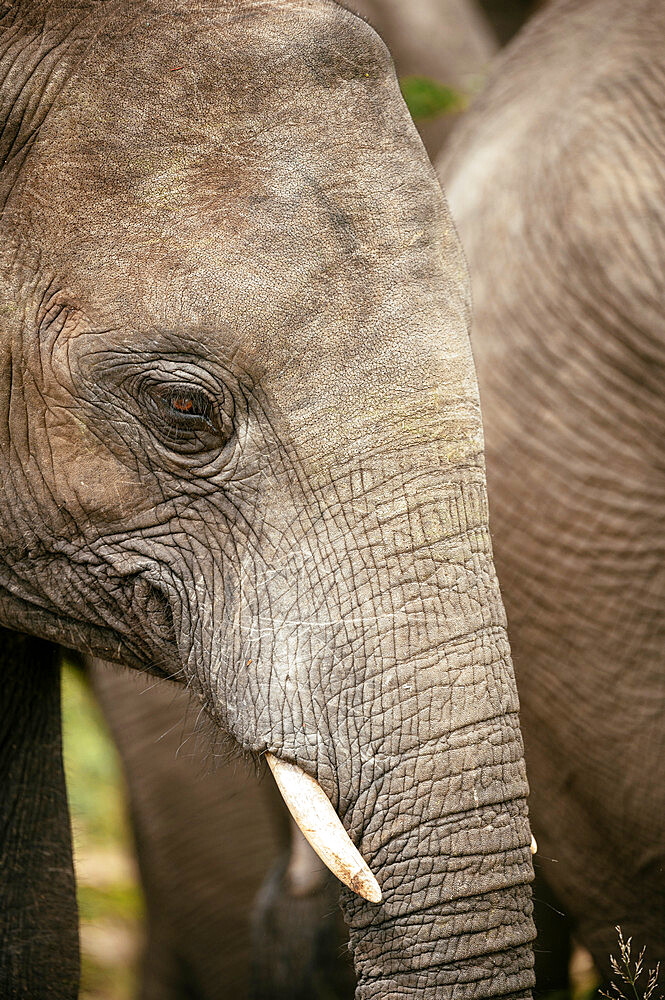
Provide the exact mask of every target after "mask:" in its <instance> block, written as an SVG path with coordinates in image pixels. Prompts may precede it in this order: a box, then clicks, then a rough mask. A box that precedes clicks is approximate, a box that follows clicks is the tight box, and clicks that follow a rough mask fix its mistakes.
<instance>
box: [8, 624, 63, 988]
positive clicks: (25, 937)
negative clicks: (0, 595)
mask: <svg viewBox="0 0 665 1000" xmlns="http://www.w3.org/2000/svg"><path fill="white" fill-rule="evenodd" d="M58 658H59V657H58V650H57V647H55V646H53V645H52V644H51V643H48V642H44V641H43V640H41V639H34V638H31V637H28V636H24V635H21V634H19V633H15V632H9V631H8V630H6V629H1V630H0V664H1V666H2V685H1V690H2V694H1V699H2V706H1V709H0V764H1V770H0V789H1V790H2V794H1V795H0V899H1V900H2V906H1V907H0V996H2V997H3V998H4V1000H19V998H21V1000H42V998H43V1000H72V998H74V997H76V996H78V979H79V952H78V923H77V908H76V891H75V886H74V870H73V866H72V846H71V833H70V824H69V811H68V808H67V793H66V790H65V775H64V770H63V765H62V739H61V729H60V667H59V663H58Z"/></svg>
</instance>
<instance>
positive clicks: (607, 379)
mask: <svg viewBox="0 0 665 1000" xmlns="http://www.w3.org/2000/svg"><path fill="white" fill-rule="evenodd" d="M664 81H665V9H664V8H663V5H662V4H661V3H658V2H655V0H653V2H650V0H638V2H636V3H633V4H630V5H624V4H621V3H619V2H615V0H584V2H581V3H580V2H574V3H573V2H569V0H565V2H564V0H559V2H556V3H552V4H551V5H548V7H547V8H546V9H545V10H544V11H543V12H542V14H541V15H539V16H538V17H537V18H536V19H535V20H534V21H533V22H532V24H530V25H529V26H528V27H527V29H526V30H525V31H524V32H523V33H522V35H521V36H519V38H518V39H517V40H516V42H515V43H514V44H513V45H512V46H511V47H510V48H509V49H508V50H507V52H506V54H505V56H504V57H503V59H502V60H501V62H500V64H499V65H498V67H497V69H496V73H495V76H494V78H493V81H492V82H491V83H490V85H489V88H488V90H487V92H486V93H485V94H484V95H483V97H482V98H481V99H480V100H479V101H478V102H477V104H476V106H475V107H474V109H473V110H472V112H471V113H470V114H469V117H468V119H465V121H464V122H463V123H462V125H461V127H460V130H459V132H457V133H456V135H455V140H454V142H453V144H452V146H451V147H450V149H449V150H448V152H447V154H446V155H445V156H444V158H443V159H442V161H441V163H440V174H441V178H442V181H443V184H444V185H445V186H446V190H447V191H448V194H449V197H450V202H451V209H452V211H453V214H454V217H455V220H456V223H457V224H458V226H459V230H460V234H461V237H462V241H463V245H464V248H465V251H466V253H467V256H468V260H469V265H470V271H471V276H472V286H473V297H474V324H473V332H472V342H473V349H474V355H475V359H476V363H477V367H478V375H479V382H480V388H481V400H482V406H483V415H484V422H485V429H486V440H487V466H488V482H489V493H490V508H491V513H492V532H493V541H494V549H495V556H496V563H497V570H498V573H499V578H500V580H501V588H502V593H503V597H504V600H505V603H506V611H507V615H508V621H509V633H510V640H511V645H512V649H513V653H514V657H515V667H516V671H517V678H518V687H519V692H520V701H521V719H522V726H523V731H524V737H525V747H526V755H527V765H528V771H529V780H530V784H531V798H530V809H531V815H532V819H533V827H534V834H535V836H536V838H537V840H538V844H539V863H540V868H541V872H542V874H543V876H544V877H545V878H546V880H547V882H548V883H549V885H550V887H551V889H552V890H553V891H554V894H555V897H556V900H557V909H558V910H561V911H565V912H566V913H567V914H568V915H569V916H570V918H571V919H572V922H573V929H574V931H575V934H576V935H577V936H578V938H579V939H580V940H581V941H582V942H583V943H584V944H585V945H586V946H587V947H588V948H589V949H590V950H591V952H592V954H593V957H594V960H595V962H596V964H597V966H598V968H599V970H600V971H601V973H602V975H603V976H604V977H605V978H611V977H612V972H611V968H610V964H609V956H610V954H614V955H617V954H618V948H617V940H616V932H615V930H614V928H615V925H617V924H620V925H621V927H622V929H623V934H624V937H625V938H627V937H628V936H630V935H632V936H633V951H634V954H637V953H638V952H639V950H640V949H641V948H642V947H643V946H646V949H647V951H646V958H645V963H646V966H647V967H654V966H655V965H656V962H657V961H658V960H662V959H663V958H664V957H665V875H664V872H665V849H664V845H663V826H664V825H665V741H664V735H663V733H664V731H663V716H664V714H665V673H664V671H663V655H664V653H665V642H664V636H665V601H664V597H665V558H664V555H665V553H664V551H663V537H664V534H665V532H664V529H665V479H664V478H663V469H664V467H665V462H664V456H663V442H664V441H665V433H664V432H665V394H664V393H663V385H664V376H665V332H664V328H663V312H662V304H663V299H664V297H665V273H664V270H663V259H664V256H663V251H664V248H665V237H664V226H663V223H664V220H665V216H664V209H663V206H664V205H665V172H664V171H663V155H664V153H665V101H664V99H663V84H664Z"/></svg>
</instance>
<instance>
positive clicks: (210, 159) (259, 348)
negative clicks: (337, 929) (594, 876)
mask: <svg viewBox="0 0 665 1000" xmlns="http://www.w3.org/2000/svg"><path fill="white" fill-rule="evenodd" d="M0 44H1V46H2V53H3V55H2V57H1V58H0V72H1V74H2V81H3V82H2V88H1V91H0V92H1V93H2V102H3V120H4V122H5V128H4V131H3V133H2V158H1V162H2V163H3V167H2V172H1V173H0V195H1V198H2V205H3V211H2V217H1V220H0V226H1V227H2V241H1V242H0V246H1V247H2V252H1V258H0V309H1V310H2V316H3V335H2V338H1V339H0V345H1V347H0V350H1V352H2V367H1V369H0V370H2V372H3V373H4V376H3V378H4V383H3V387H2V392H1V396H0V398H1V400H2V412H3V420H2V424H1V425H0V456H1V458H0V462H1V465H0V468H1V470H2V471H1V474H2V487H3V490H4V496H5V497H6V502H5V504H4V505H3V506H2V509H1V510H0V538H1V539H2V559H3V561H2V564H0V587H1V590H0V622H2V623H4V624H5V625H8V626H10V627H12V628H14V629H19V630H22V631H24V632H27V633H31V634H33V635H36V636H41V637H42V638H45V639H48V640H52V641H57V642H59V643H62V644H64V645H68V646H71V647H73V648H76V649H79V650H81V651H83V652H87V653H92V654H95V655H98V656H101V657H104V658H107V659H115V660H118V661H120V662H124V663H125V664H127V665H129V666H133V667H135V668H138V669H141V670H154V671H156V672H159V673H162V674H166V675H170V676H173V677H175V678H177V679H179V680H181V681H183V682H186V683H187V684H188V685H189V688H190V690H191V691H192V693H193V695H194V696H195V697H197V698H198V699H199V700H200V703H201V705H202V707H203V708H204V710H205V712H206V713H207V714H208V715H209V716H210V718H211V719H212V720H213V721H214V723H215V724H216V725H217V726H219V727H220V728H222V729H224V730H225V731H226V732H228V734H229V735H230V737H231V738H232V739H233V740H234V741H235V742H236V743H237V745H238V746H239V747H240V748H242V749H243V750H245V751H246V752H247V753H251V754H255V755H256V754H258V755H260V754H262V753H264V752H265V751H270V752H272V753H274V754H276V755H277V756H279V757H282V758H284V759H285V760H287V761H291V762H294V763H297V764H298V765H299V766H300V767H301V768H303V769H304V770H305V771H306V772H308V773H309V774H311V775H312V776H314V777H315V778H316V779H317V780H318V782H319V783H320V785H321V787H322V788H323V790H324V791H325V792H326V794H327V795H328V796H329V798H330V800H331V802H332V804H333V806H334V808H335V809H336V810H337V812H338V814H339V816H340V818H341V820H342V822H343V823H344V825H345V826H346V828H347V829H348V831H349V833H350V836H351V837H352V838H353V839H354V841H356V842H357V843H358V845H359V847H360V850H361V851H362V853H363V854H364V856H365V858H366V859H367V861H368V863H369V864H370V866H371V867H372V869H373V870H374V872H375V874H376V876H377V878H378V881H379V882H380V884H381V886H382V890H383V894H384V899H383V902H382V903H381V904H380V905H371V904H368V903H367V902H365V901H364V900H361V899H359V898H358V897H355V896H352V895H351V893H350V892H348V891H343V909H344V913H345V917H346V920H347V922H348V924H349V930H350V941H351V945H352V948H353V953H354V963H355V969H356V973H357V975H358V987H357V997H358V998H359V1000H370V998H378V997H381V998H382V1000H391V998H398V997H399V998H416V997H417V998H425V997H427V998H433V997H435V996H436V997H446V996H451V995H453V993H454V995H455V997H474V998H476V997H483V996H488V997H489V996H495V995H501V996H506V995H508V996H525V995H526V994H527V992H528V989H529V987H530V984H531V982H532V969H531V966H532V956H531V948H530V941H531V939H532V936H533V925H532V922H531V902H530V890H529V885H528V883H529V881H530V878H531V873H532V867H531V862H530V857H529V840H530V833H529V828H528V823H527V819H526V807H525V796H526V790H527V788H526V780H525V773H524V764H523V755H522V744H521V737H520V733H519V726H518V720H517V699H516V692H515V687H514V681H513V675H512V666H511V662H510V654H509V650H508V645H507V640H506V633H505V619H504V613H503V608H502V605H501V601H500V597H499V592H498V586H497V582H496V577H495V573H494V569H493V565H492V559H491V547H490V540H489V533H488V528H487V505H486V490H485V474H484V463H483V458H482V432H481V425H480V413H479V406H478V396H477V385H476V380H475V374H474V370H473V365H472V360H471V354H470V347H469V341H468V323H469V308H468V287H467V277H466V269H465V265H464V261H463V257H462V255H461V252H460V248H459V244H458V240H457V236H456V234H455V231H454V229H453V227H452V224H451V222H450V217H449V215H448V212H447V209H446V206H445V204H444V201H443V199H442V197H441V194H440V191H439V188H438V186H437V183H436V179H435V177H434V174H433V171H432V170H431V168H430V165H429V163H428V161H427V158H426V156H425V153H424V150H423V148H422V145H421V143H420V140H419V139H418V137H417V135H416V133H415V130H414V128H413V126H412V124H411V121H410V119H409V116H408V113H407V111H406V108H405V107H404V105H403V103H402V101H401V98H400V96H399V91H398V88H397V84H396V80H395V76H394V72H393V69H392V64H391V62H390V59H389V56H388V54H387V51H386V49H385V48H384V46H383V45H382V44H381V43H380V41H379V40H378V38H377V36H376V35H375V33H374V32H373V31H371V29H369V28H368V27H367V25H365V24H364V23H363V22H362V21H360V20H358V19H356V18H354V17H352V16H351V15H348V14H346V13H345V12H343V11H342V9H341V8H339V7H338V6H337V5H336V4H333V3H327V2H325V0H311V2H288V0H274V2H262V3H254V2H249V0H247V2H244V3H240V2H237V0H234V2H231V0H227V2H225V0H220V2H219V3H217V4H215V5H214V6H213V7H211V6H210V5H207V4H206V5H199V4H198V3H191V4H187V5H186V6H185V7H181V8H178V7H176V8H175V9H174V8H173V5H172V4H171V3H166V0H156V2H152V3H143V2H141V3H135V2H132V3H129V2H114V3H104V2H99V3H93V2H90V3H85V2H84V3H81V4H79V5H77V6H76V8H72V7H71V6H70V5H69V4H58V3H56V4H52V5H49V6H48V7H46V6H43V5H42V4H41V3H38V2H33V3H28V2H25V3H17V4H15V5H13V6H12V8H11V10H9V11H8V12H6V13H5V14H4V15H3V18H2V36H1V38H0ZM3 669H7V670H9V667H8V666H6V664H5V666H4V667H3ZM42 676H43V675H41V674H40V673H39V671H38V670H37V669H32V670H27V669H26V670H22V671H20V672H18V673H17V671H16V670H14V673H13V674H12V675H11V677H12V688H11V690H12V692H13V694H12V697H13V705H14V709H15V710H16V697H15V687H16V684H18V686H19V687H20V685H21V684H23V685H24V687H25V689H26V697H27V694H28V693H32V692H33V691H34V688H35V686H36V685H39V684H40V680H41V678H42ZM48 693H49V699H50V700H49V701H48V705H49V706H50V707H51V709H52V711H53V712H54V713H56V714H58V713H59V708H58V702H57V690H56V692H55V697H54V693H53V688H52V687H51V688H49V689H48ZM51 745H52V746H53V748H54V750H53V753H52V755H51V756H50V757H49V758H48V759H49V761H52V760H57V759H58V757H57V752H56V751H57V739H56V737H55V736H54V739H53V741H52V743H51ZM3 753H4V754H9V755H10V756H11V755H12V754H18V755H19V757H20V761H19V765H20V764H21V762H22V761H30V763H31V764H34V760H35V750H34V749H33V747H32V745H31V743H30V741H29V740H28V739H23V740H22V741H21V742H20V744H17V745H14V744H12V743H11V741H10V742H9V744H8V745H3ZM16 801H17V802H18V804H19V808H20V809H21V810H23V816H22V821H21V823H19V824H18V825H14V827H12V829H11V831H10V833H11V837H12V838H13V839H11V842H9V843H5V842H3V845H2V846H3V851H4V853H5V855H7V853H9V856H10V857H12V858H13V857H16V859H17V860H16V863H15V864H10V865H8V866H5V867H4V868H3V870H2V871H3V874H2V879H3V880H4V881H7V880H9V881H10V882H11V885H12V891H14V890H16V887H17V886H19V887H20V885H21V880H22V879H24V878H25V877H26V870H25V869H24V866H23V859H24V857H25V856H26V855H25V847H26V845H30V844H32V843H33V842H34V837H35V836H37V835H39V834H40V832H41V831H40V828H39V822H40V814H39V809H38V808H37V803H36V800H34V799H33V798H32V797H31V795H30V786H29V785H25V786H21V792H20V794H19V795H18V796H17V798H16ZM58 808H60V800H58ZM64 826H65V827H66V815H65V817H64ZM57 846H58V845H56V847H57ZM55 853H56V855H57V856H56V857H55V858H54V861H53V863H52V864H50V865H49V867H48V868H47V869H46V870H45V869H44V868H41V869H40V868H39V866H37V869H35V861H36V858H35V855H34V852H33V853H30V852H28V855H27V857H28V861H29V864H30V867H29V874H30V877H31V878H32V879H33V881H34V880H36V882H37V889H36V892H37V897H32V896H31V898H30V900H23V901H21V899H20V893H19V899H18V908H17V909H16V910H13V911H12V913H11V914H10V917H11V921H13V923H11V926H10V924H9V923H8V922H7V920H6V919H5V920H4V922H3V925H2V926H1V927H0V934H1V935H2V940H0V946H1V945H3V944H7V938H8V935H9V933H10V931H11V934H12V937H11V941H12V948H13V951H12V960H11V963H9V964H6V965H5V966H4V967H3V969H2V976H3V980H2V985H3V994H4V995H7V996H20V995H26V994H27V995H30V996H32V997H39V996H48V997H50V998H54V997H65V996H66V997H70V996H72V995H73V988H72V984H71V975H70V974H71V973H72V972H73V970H74V969H75V963H76V956H75V954H74V953H73V952H72V950H71V947H70V945H69V942H70V941H71V937H70V936H64V937H61V936H59V935H55V934H54V935H50V934H49V933H48V930H47V931H46V933H44V934H43V938H42V939H41V945H42V947H41V950H40V952H39V954H38V955H37V956H36V957H35V955H34V950H32V951H31V949H32V938H31V937H30V934H31V933H32V929H33V926H34V922H31V920H32V915H33V914H32V910H30V906H31V901H32V899H33V898H38V899H39V900H41V901H42V902H43V901H45V900H46V901H48V900H50V901H51V902H52V904H53V908H54V909H58V903H59V900H60V896H59V894H58V880H57V879H55V878H54V877H53V872H54V871H56V870H57V871H62V872H63V873H64V874H65V876H67V873H68V872H71V858H70V855H69V851H68V844H67V838H66V837H64V836H63V839H62V843H61V844H60V845H59V850H56V852H55ZM37 860H38V858H37ZM35 871H36V874H35ZM40 879H41V881H40ZM65 881H67V878H66V877H65ZM17 891H18V890H17ZM68 891H69V890H68ZM4 898H5V892H4V885H0V899H4ZM64 909H65V913H66V914H67V915H68V917H69V918H70V919H71V924H70V925H69V927H70V928H71V926H73V924H74V919H75V912H74V908H73V907H71V909H69V908H67V907H65V908H64ZM58 912H60V911H58ZM24 913H25V914H26V916H25V920H24V921H23V915H24ZM22 921H23V923H22ZM8 927H9V930H8ZM46 927H47V928H48V925H46ZM68 933H69V932H68ZM63 939H66V942H67V947H65V946H63ZM0 953H2V954H3V955H4V954H5V952H4V951H3V949H2V947H0ZM63 966H66V967H67V970H68V972H67V976H64V977H63V976H61V975H60V974H59V973H60V971H61V970H62V968H63ZM17 970H19V971H18V972H17ZM19 976H20V977H22V978H21V982H19V978H18V977H19ZM26 977H27V978H30V977H32V982H30V983H28V985H27V988H25V989H24V983H25V980H26Z"/></svg>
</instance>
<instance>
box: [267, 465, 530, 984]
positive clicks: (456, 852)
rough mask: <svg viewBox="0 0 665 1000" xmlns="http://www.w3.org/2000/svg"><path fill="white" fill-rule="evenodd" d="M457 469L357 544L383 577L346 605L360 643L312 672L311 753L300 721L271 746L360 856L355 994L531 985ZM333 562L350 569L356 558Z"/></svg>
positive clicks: (506, 738) (498, 644)
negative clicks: (317, 794)
mask: <svg viewBox="0 0 665 1000" xmlns="http://www.w3.org/2000/svg"><path fill="white" fill-rule="evenodd" d="M469 478H470V477H467V478H466V481H462V482H460V481H459V480H458V481H457V482H456V483H453V482H450V481H447V482H444V483H443V485H439V486H437V488H436V489H434V490H430V491H429V496H428V495H427V494H426V492H425V491H424V485H423V491H422V492H421V493H420V495H419V506H418V510H417V513H414V509H413V503H412V501H411V500H408V502H407V504H406V506H407V507H408V511H409V512H408V513H407V514H405V516H404V517H399V516H396V515H394V516H393V517H392V518H391V519H390V521H389V522H387V523H386V524H384V525H383V526H382V529H381V532H380V537H379V535H375V536H374V537H373V538H372V540H371V544H370V545H369V546H365V547H363V548H362V552H363V553H364V554H365V556H366V555H367V553H368V552H371V553H372V554H373V567H372V572H371V574H370V576H371V579H373V580H382V581H388V585H387V587H386V588H385V589H384V590H383V592H382V593H381V594H380V595H377V594H375V598H374V600H373V602H372V603H370V602H369V601H368V602H367V603H366V604H365V605H363V606H362V607H358V606H356V610H355V611H354V612H353V613H352V614H347V616H346V617H345V623H346V628H347V633H350V635H349V639H350V644H351V646H352V648H353V649H356V650H360V649H362V658H361V655H360V654H357V656H356V660H355V663H354V669H353V671H352V670H351V668H350V660H349V658H344V659H342V660H341V662H340V663H339V664H336V665H334V666H332V667H331V669H330V673H329V675H328V676H327V677H326V678H325V680H324V682H325V683H326V684H327V686H328V690H329V691H330V695H329V696H328V697H327V698H326V699H325V701H324V702H322V703H321V709H320V711H319V732H320V733H321V734H322V735H323V734H325V735H324V740H325V742H324V744H319V747H318V751H316V756H315V759H311V757H310V758H309V759H308V756H307V754H305V753H303V749H304V744H303V737H302V730H300V729H297V728H294V730H293V735H292V738H291V739H292V744H291V746H289V745H288V743H287V742H286V741H285V745H283V746H282V747H280V748H278V749H276V750H275V751H273V752H274V753H275V755H276V756H277V757H281V758H282V759H284V758H286V759H287V760H290V761H294V762H295V763H297V764H298V765H300V764H302V766H303V769H304V770H305V771H306V772H308V773H310V774H311V775H312V776H315V777H316V779H317V781H318V783H319V784H320V785H321V787H322V789H323V791H324V792H325V793H326V795H327V796H328V797H329V798H330V799H331V801H332V806H333V807H334V809H335V810H336V812H337V814H338V816H339V817H340V819H341V821H342V824H343V826H344V829H345V830H346V831H348V833H349V836H350V837H351V840H352V841H353V843H354V844H356V845H357V847H358V849H359V851H360V855H361V856H362V859H364V862H366V864H367V866H368V871H365V872H364V873H363V874H362V875H361V877H360V879H359V881H357V882H356V883H355V884H354V882H353V880H351V882H349V880H348V879H344V880H345V881H346V882H347V885H348V884H351V887H352V888H353V889H354V890H355V891H356V892H358V893H360V895H356V894H355V893H354V892H351V891H350V890H348V889H344V890H343V906H344V910H345V916H346V919H347V922H348V924H349V928H350V940H351V946H352V948H353V952H354V960H355V965H356V971H357V974H358V979H359V985H358V993H357V998H358V1000H379V998H381V1000H397V998H400V1000H404V998H405V997H414V998H415V997H419V998H421V997H423V998H424V997H434V996H436V997H437V998H442V997H446V996H448V995H450V996H453V995H454V996H455V998H456V1000H458V998H460V997H469V998H473V1000H478V998H479V997H494V996H501V997H505V996H514V997H518V996H526V995H528V993H529V990H530V988H531V987H532V985H533V972H532V966H533V959H532V954H531V949H530V947H529V945H530V942H531V941H532V940H533V938H534V936H535V934H534V928H533V923H532V919H531V913H532V904H531V891H530V882H531V880H532V877H533V870H532V864H531V853H530V845H531V834H530V831H529V825H528V820H527V810H526V796H527V791H528V788H527V783H526V776H525V768H524V760H523V748H522V740H521V734H520V730H519V722H518V714H517V713H518V701H517V693H516V689H515V683H514V675H513V670H512V663H511V658H510V650H509V646H508V641H507V637H506V630H505V618H504V613H503V608H502V604H501V599H500V595H499V590H498V584H497V581H496V576H495V573H494V568H493V564H492V556H491V544H490V539H489V531H488V528H487V507H486V499H485V487H484V483H483V482H482V481H478V480H476V481H475V482H474V481H469ZM421 482H422V480H421ZM405 495H406V493H405ZM392 509H393V512H394V510H395V505H394V504H393V508H392ZM350 547H351V546H349V545H348V540H347V553H348V550H349V548H350ZM358 550H359V551H360V547H358ZM349 558H350V559H353V556H349ZM365 568H366V567H365ZM344 575H345V576H346V577H347V578H348V579H351V580H353V581H355V582H356V583H357V582H359V581H361V580H362V579H363V576H362V572H361V569H360V567H359V566H358V564H357V563H356V564H355V566H354V569H353V571H352V572H348V573H345V574H344ZM365 578H367V573H365ZM354 623H355V624H354ZM386 623H389V624H388V625H387V624H386ZM361 643H362V645H361ZM337 671H339V677H338V678H337V679H336V680H335V679H334V675H335V673H336V672H337ZM316 676H317V677H318V676H319V672H318V671H317V673H316ZM342 676H346V678H347V683H346V685H345V684H344V681H343V680H342V679H341V678H342ZM358 676H360V678H361V680H360V681H359V682H358ZM351 678H353V683H350V680H349V679H351ZM301 696H302V689H301ZM305 728H306V727H305ZM324 747H325V749H324ZM287 798H288V794H287ZM372 875H373V876H375V877H376V879H377V882H378V887H379V889H380V892H381V895H382V899H381V901H379V902H377V901H376V899H377V896H376V895H373V889H372V882H371V879H372ZM361 896H364V897H365V898H364V899H363V898H360V897H361ZM373 898H374V900H375V901H374V902H371V901H368V900H372V899H373Z"/></svg>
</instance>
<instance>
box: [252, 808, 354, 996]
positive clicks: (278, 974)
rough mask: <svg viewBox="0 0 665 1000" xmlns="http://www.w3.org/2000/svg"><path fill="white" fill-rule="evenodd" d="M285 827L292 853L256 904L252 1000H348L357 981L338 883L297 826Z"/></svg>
mask: <svg viewBox="0 0 665 1000" xmlns="http://www.w3.org/2000/svg"><path fill="white" fill-rule="evenodd" d="M277 806H279V807H281V809H283V808H284V806H283V804H282V803H281V801H280V802H279V803H277ZM289 826H290V838H291V843H290V850H289V852H288V854H285V855H284V856H283V857H282V858H280V860H279V861H278V862H277V864H276V865H275V867H274V868H273V870H272V871H271V873H270V875H269V876H268V878H267V879H266V881H265V883H264V884H263V886H262V888H261V891H260V893H259V895H258V897H257V900H256V910H255V914H254V920H253V927H252V955H253V978H252V987H253V988H252V1000H352V998H353V995H354V991H355V981H356V980H355V975H354V972H353V963H352V961H351V955H350V952H349V949H348V932H347V930H346V927H345V925H344V921H343V919H342V914H341V910H340V907H339V902H338V897H339V882H338V881H337V879H335V878H334V876H332V875H331V874H330V872H329V871H328V869H327V868H326V867H325V865H324V864H323V862H322V861H320V860H319V858H318V857H317V855H316V854H315V853H314V851H313V850H312V849H311V847H310V846H309V844H308V843H307V841H306V840H305V838H304V837H303V835H302V834H301V832H300V830H299V829H298V827H297V826H296V825H295V823H293V822H292V821H291V822H290V824H289Z"/></svg>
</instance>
